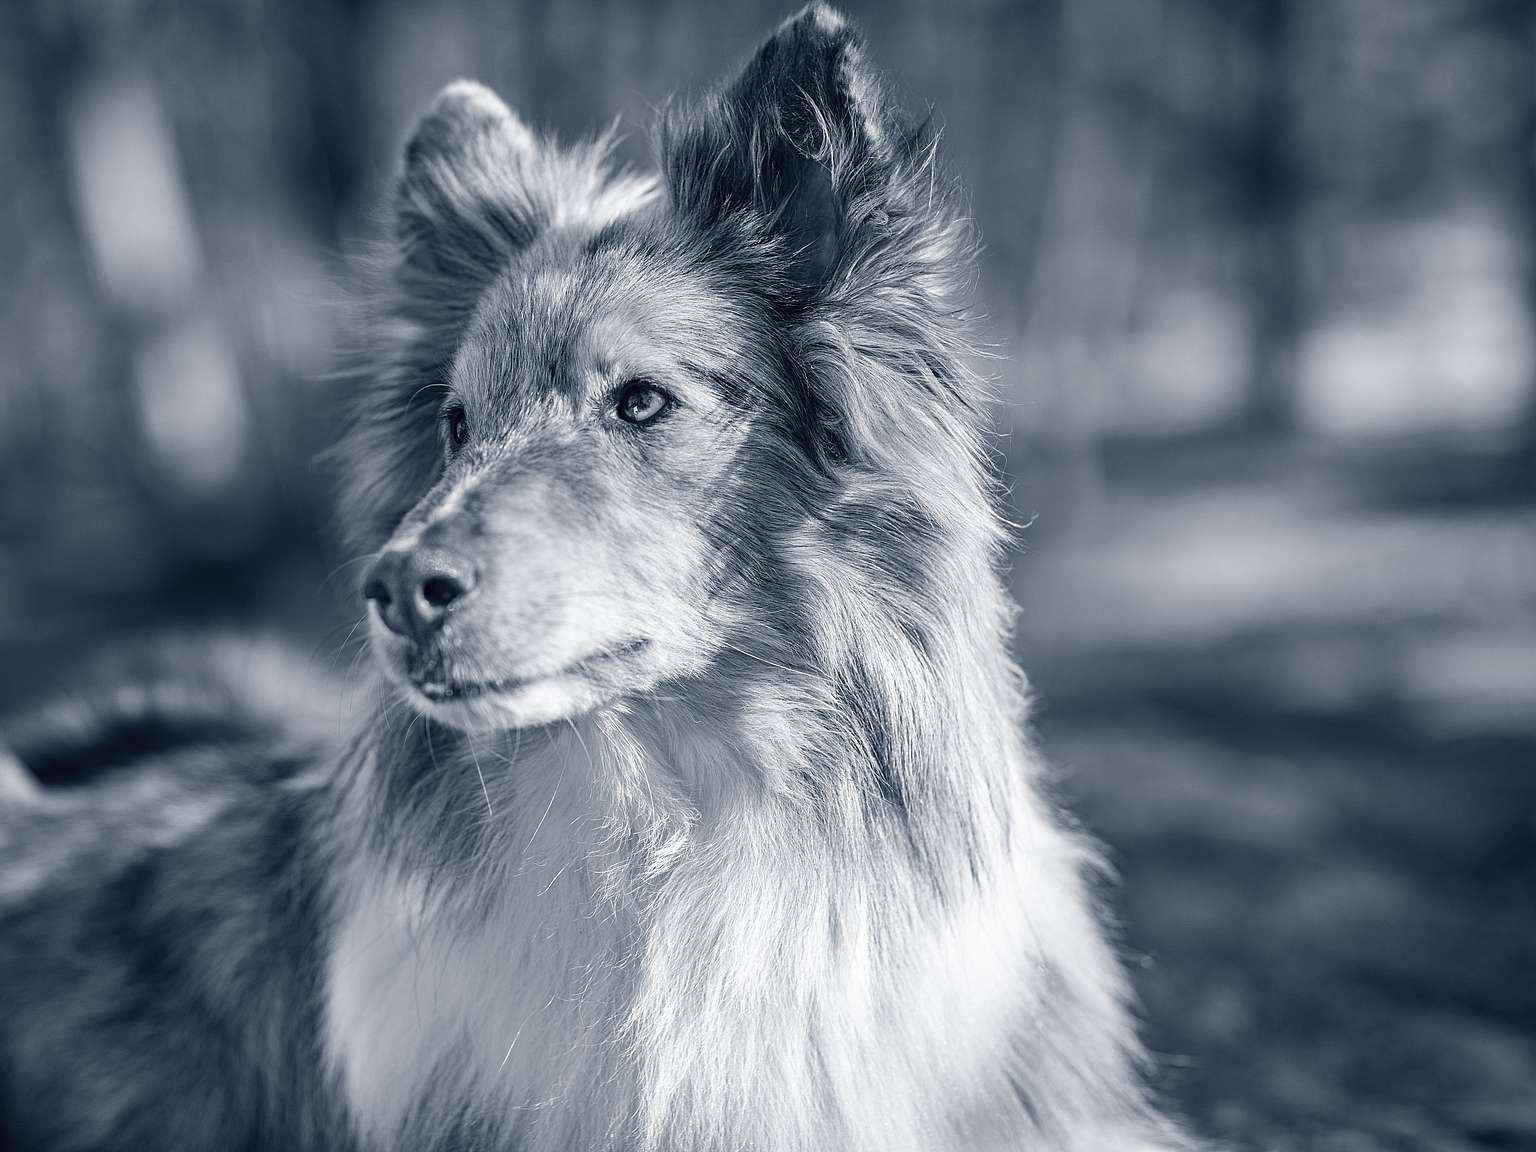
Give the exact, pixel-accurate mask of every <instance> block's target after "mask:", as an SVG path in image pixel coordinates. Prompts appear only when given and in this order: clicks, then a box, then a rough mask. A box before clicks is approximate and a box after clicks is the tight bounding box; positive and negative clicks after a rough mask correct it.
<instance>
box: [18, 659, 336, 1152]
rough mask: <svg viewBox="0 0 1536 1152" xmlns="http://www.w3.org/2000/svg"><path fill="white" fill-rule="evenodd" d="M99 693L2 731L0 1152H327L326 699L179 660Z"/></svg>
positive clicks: (270, 668)
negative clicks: (323, 1105) (323, 1107)
mask: <svg viewBox="0 0 1536 1152" xmlns="http://www.w3.org/2000/svg"><path fill="white" fill-rule="evenodd" d="M88 679H89V681H91V682H93V686H90V687H86V688H84V689H80V690H77V691H75V692H74V693H72V694H71V695H70V696H69V697H67V698H62V699H59V700H56V701H54V702H53V703H52V704H50V705H48V706H46V707H45V708H43V709H42V710H41V711H37V712H34V713H32V714H30V715H29V716H28V717H27V718H26V719H25V720H23V721H19V722H18V723H16V724H13V725H9V726H7V728H6V729H4V730H3V734H4V739H5V741H6V742H7V743H8V744H9V746H10V752H11V754H10V757H9V762H8V763H5V764H4V766H3V768H0V773H3V775H4V778H5V780H6V786H5V787H4V788H0V857H3V859H4V860H5V867H4V869H3V870H0V1148H18V1149H21V1148H26V1149H52V1148H60V1149H79V1150H86V1149H102V1150H106V1149H129V1148H133V1149H159V1148H164V1149H193V1148H209V1149H212V1148H221V1149H223V1148H230V1149H236V1148H246V1147H252V1148H254V1147H295V1146H301V1145H303V1144H306V1143H316V1144H318V1143H320V1142H321V1141H320V1140H319V1139H318V1138H319V1136H320V1135H321V1133H322V1132H323V1129H324V1127H325V1121H324V1117H323V1116H322V1115H320V1111H319V1108H318V1106H317V1105H316V1104H315V1103H314V1101H315V1100H316V1099H317V1096H316V1092H315V1085H317V1084H318V1076H319V1067H320V1064H319V1056H318V1047H317V1045H316V1043H315V1042H314V1039H313V1038H314V1033H315V1025H314V1021H315V1020H317V1019H318V1018H319V1010H318V1008H317V999H318V997H319V995H320V988H319V981H318V968H317V966H316V965H317V957H315V956H314V955H313V952H314V950H315V947H316V942H317V941H318V940H319V939H321V938H322V934H321V933H320V931H319V930H318V929H319V921H320V918H321V917H322V916H323V908H322V892H321V889H320V887H319V885H318V884H317V883H316V880H315V877H316V875H317V869H316V868H315V867H313V863H314V860H313V855H312V853H313V848H312V840H311V838H310V836H309V835H308V829H307V825H308V823H309V821H310V819H311V815H312V813H313V811H314V804H313V798H314V794H315V787H314V784H313V783H312V777H311V770H312V769H313V767H314V766H315V765H316V764H317V763H321V762H324V761H325V760H326V759H327V758H329V757H330V751H329V749H328V748H327V744H328V743H329V742H330V739H331V738H333V737H334V734H335V727H334V725H333V724H330V723H328V722H327V721H326V720H325V719H324V718H323V717H322V716H320V715H318V714H316V713H315V712H314V709H313V705H312V704H310V705H306V704H304V703H303V701H306V700H308V701H314V700H316V699H321V698H324V697H323V696H322V695H321V694H320V693H317V692H315V691H313V690H312V686H313V684H314V681H315V678H314V677H313V676H312V675H311V674H310V673H309V672H308V670H307V669H306V668H305V667H304V666H303V665H302V663H300V662H297V661H293V660H290V659H287V658H285V657H284V656H283V655H282V654H281V653H280V651H279V650H277V649H275V648H272V647H270V646H252V645H243V646H237V645H233V644H230V643H228V642H202V641H191V640H180V641H173V642H167V643H162V644H157V645H155V646H154V647H153V648H141V649H138V650H135V651H131V652H123V653H119V654H117V655H115V656H114V657H112V658H110V659H108V660H107V661H105V662H104V663H103V664H102V665H101V666H100V667H99V668H98V669H97V670H96V671H95V673H94V674H93V675H92V676H90V677H89V678H88ZM306 687H310V689H311V690H308V691H306ZM327 695H328V696H329V697H330V698H331V699H337V698H339V697H338V696H337V694H336V693H334V692H332V693H328V694H327ZM293 1038H300V1043H299V1044H298V1045H297V1046H294V1045H293V1043H292V1040H293ZM279 1123H280V1125H281V1127H279ZM324 1143H325V1144H326V1145H327V1146H336V1144H335V1142H334V1140H332V1139H326V1140H325V1141H324Z"/></svg>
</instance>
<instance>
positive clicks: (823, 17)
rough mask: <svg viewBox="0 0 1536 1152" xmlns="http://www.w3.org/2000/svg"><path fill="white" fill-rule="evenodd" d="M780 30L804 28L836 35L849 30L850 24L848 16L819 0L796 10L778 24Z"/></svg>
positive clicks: (824, 34)
mask: <svg viewBox="0 0 1536 1152" xmlns="http://www.w3.org/2000/svg"><path fill="white" fill-rule="evenodd" d="M780 28H781V30H782V31H785V32H788V31H791V30H804V31H807V32H819V33H820V34H821V35H823V36H836V35H838V34H839V33H844V32H849V31H851V30H852V26H851V25H850V24H849V22H848V18H847V17H846V16H844V15H843V14H842V13H841V12H839V11H838V10H837V9H836V8H834V7H832V5H830V4H823V3H821V0H816V2H815V3H812V4H807V5H806V6H805V7H804V8H802V9H800V11H798V12H796V13H795V14H794V15H793V16H791V17H790V18H789V19H788V20H786V21H784V23H783V24H782V25H780Z"/></svg>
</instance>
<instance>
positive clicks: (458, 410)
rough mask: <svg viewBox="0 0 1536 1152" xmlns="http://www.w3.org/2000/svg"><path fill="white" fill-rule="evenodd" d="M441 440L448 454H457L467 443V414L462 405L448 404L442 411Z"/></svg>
mask: <svg viewBox="0 0 1536 1152" xmlns="http://www.w3.org/2000/svg"><path fill="white" fill-rule="evenodd" d="M442 421H443V439H444V440H446V441H447V443H448V451H449V452H457V451H458V450H459V449H460V448H462V447H464V445H465V444H467V443H468V442H469V414H468V413H467V412H465V411H464V405H462V404H457V403H454V404H449V405H447V406H446V407H445V408H444V409H443V415H442Z"/></svg>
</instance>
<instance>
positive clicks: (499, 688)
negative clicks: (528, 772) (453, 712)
mask: <svg viewBox="0 0 1536 1152" xmlns="http://www.w3.org/2000/svg"><path fill="white" fill-rule="evenodd" d="M648 643H650V641H648V640H644V639H639V640H630V641H626V642H625V643H623V644H618V645H614V646H613V647H609V648H600V649H598V650H596V651H594V652H591V653H589V654H588V655H586V656H583V657H581V658H580V659H579V660H572V661H571V662H570V663H568V664H563V665H561V666H560V667H558V668H555V669H553V670H551V671H548V672H540V673H532V674H528V675H524V676H503V677H498V678H496V679H488V680H467V679H463V678H460V677H456V676H452V675H448V674H446V670H443V669H438V670H434V672H433V674H429V675H417V676H411V677H410V678H409V679H410V683H411V687H412V688H414V689H416V691H417V692H419V693H421V695H422V696H423V697H425V698H426V699H427V700H430V701H431V702H432V703H434V704H446V703H449V702H451V701H463V700H477V699H481V698H484V697H487V696H514V695H516V694H517V693H519V692H522V691H524V690H526V689H528V688H531V687H533V686H534V685H536V684H542V683H546V682H548V681H552V680H559V679H562V678H565V677H572V676H582V675H585V674H590V673H592V672H596V671H599V670H601V669H602V668H604V667H605V666H608V665H611V664H613V663H614V662H615V661H619V660H622V659H624V658H625V657H627V656H633V655H634V654H635V653H637V652H639V651H640V650H641V649H642V648H644V647H645V646H646V645H647V644H648Z"/></svg>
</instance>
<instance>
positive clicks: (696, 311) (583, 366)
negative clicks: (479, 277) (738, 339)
mask: <svg viewBox="0 0 1536 1152" xmlns="http://www.w3.org/2000/svg"><path fill="white" fill-rule="evenodd" d="M717 312H719V307H717V301H716V300H714V298H713V293H711V292H710V287H708V284H707V283H705V281H703V280H702V278H700V276H697V275H691V273H690V270H688V269H687V267H685V266H679V264H670V263H668V261H664V260H657V258H656V257H654V253H645V252H636V250H633V249H627V247H625V249H619V247H608V246H593V244H571V243H565V244H548V246H542V247H539V249H536V250H531V252H528V253H525V255H524V257H522V258H519V260H518V261H515V263H513V264H511V266H508V267H507V269H505V270H504V272H502V273H501V275H499V276H498V278H496V280H495V281H493V283H492V286H490V287H488V289H487V290H485V293H484V296H482V298H481V303H479V306H478V309H476V313H475V318H473V319H472V323H470V326H468V330H467V332H465V338H464V343H462V346H461V347H459V352H458V356H456V358H455V364H453V367H452V376H453V384H455V386H456V387H458V389H459V390H462V392H487V390H490V392H498V393H504V392H513V393H522V395H527V393H528V392H530V390H535V392H541V393H544V392H553V393H559V395H568V396H573V398H574V396H576V395H579V393H581V392H582V390H584V389H587V387H590V384H591V381H593V378H594V376H601V375H610V373H614V372H642V370H645V367H647V361H648V359H650V361H654V359H656V358H664V356H667V355H668V353H670V352H673V350H676V349H677V347H680V346H684V344H685V343H688V341H690V333H694V336H693V339H696V333H697V332H699V327H700V323H702V319H703V318H705V316H716V319H714V323H716V324H717V323H719V318H717Z"/></svg>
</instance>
